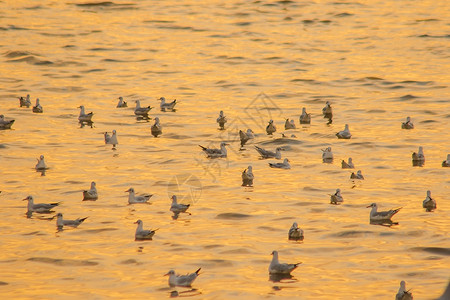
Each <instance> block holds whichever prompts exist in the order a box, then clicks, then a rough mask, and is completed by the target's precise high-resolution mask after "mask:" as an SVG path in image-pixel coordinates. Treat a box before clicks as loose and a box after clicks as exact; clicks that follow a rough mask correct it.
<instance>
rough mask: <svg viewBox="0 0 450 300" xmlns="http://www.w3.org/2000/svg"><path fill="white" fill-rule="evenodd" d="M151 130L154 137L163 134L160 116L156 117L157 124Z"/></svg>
mask: <svg viewBox="0 0 450 300" xmlns="http://www.w3.org/2000/svg"><path fill="white" fill-rule="evenodd" d="M150 130H151V132H152V135H153V136H154V137H158V135H161V134H162V126H161V123H159V118H158V117H156V118H155V124H153V125H152V127H151V128H150Z"/></svg>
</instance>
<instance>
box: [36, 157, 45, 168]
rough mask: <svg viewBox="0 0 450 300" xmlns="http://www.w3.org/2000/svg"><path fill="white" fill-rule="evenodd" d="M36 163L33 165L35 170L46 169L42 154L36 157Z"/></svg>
mask: <svg viewBox="0 0 450 300" xmlns="http://www.w3.org/2000/svg"><path fill="white" fill-rule="evenodd" d="M37 161H38V163H37V164H36V166H35V169H36V170H46V169H47V165H46V164H45V160H44V155H41V156H39V158H37Z"/></svg>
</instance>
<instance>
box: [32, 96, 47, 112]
mask: <svg viewBox="0 0 450 300" xmlns="http://www.w3.org/2000/svg"><path fill="white" fill-rule="evenodd" d="M32 111H33V112H34V113H43V112H44V109H43V108H42V106H41V104H40V103H39V98H37V99H36V105H35V106H33V109H32Z"/></svg>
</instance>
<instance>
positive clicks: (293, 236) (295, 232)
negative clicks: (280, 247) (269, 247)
mask: <svg viewBox="0 0 450 300" xmlns="http://www.w3.org/2000/svg"><path fill="white" fill-rule="evenodd" d="M288 238H289V239H290V240H295V241H303V239H304V238H305V236H304V235H303V230H302V229H300V228H299V227H298V225H297V222H294V223H293V224H292V226H291V228H290V229H289V233H288Z"/></svg>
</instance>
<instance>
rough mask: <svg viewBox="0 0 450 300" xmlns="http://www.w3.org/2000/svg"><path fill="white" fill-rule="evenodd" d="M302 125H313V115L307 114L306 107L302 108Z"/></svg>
mask: <svg viewBox="0 0 450 300" xmlns="http://www.w3.org/2000/svg"><path fill="white" fill-rule="evenodd" d="M300 124H311V114H308V113H307V112H306V107H303V108H302V114H301V115H300Z"/></svg>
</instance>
